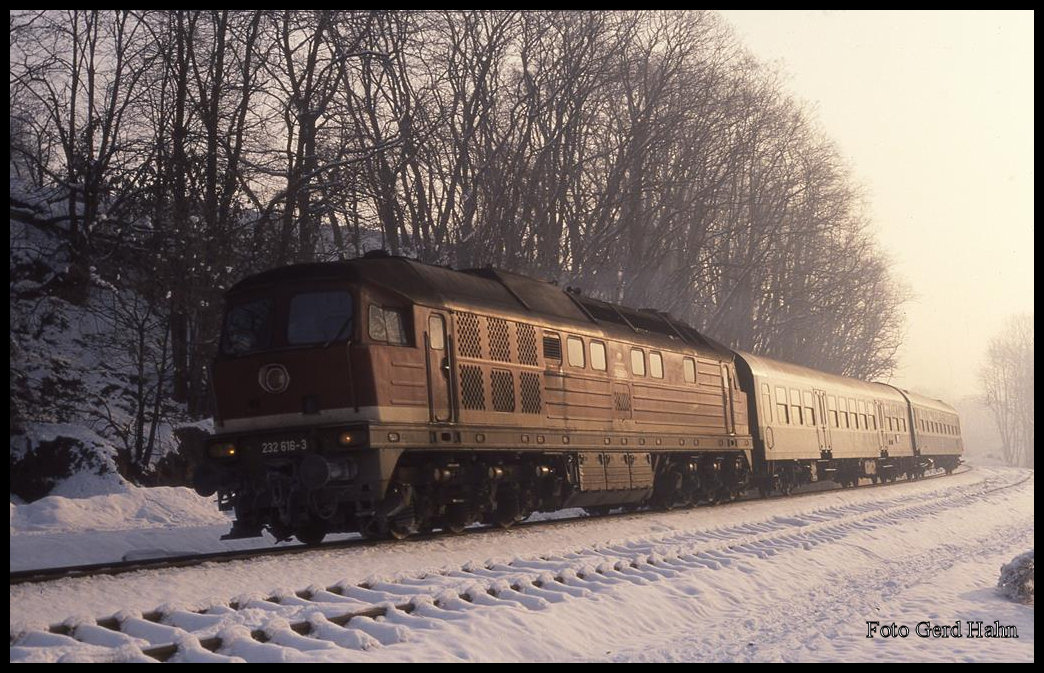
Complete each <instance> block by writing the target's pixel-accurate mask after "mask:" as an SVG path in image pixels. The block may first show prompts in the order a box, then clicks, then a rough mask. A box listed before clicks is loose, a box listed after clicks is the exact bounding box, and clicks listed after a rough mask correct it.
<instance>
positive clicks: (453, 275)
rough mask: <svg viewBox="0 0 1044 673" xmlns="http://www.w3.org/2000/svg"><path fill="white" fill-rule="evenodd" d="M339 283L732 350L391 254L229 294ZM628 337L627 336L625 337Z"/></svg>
mask: <svg viewBox="0 0 1044 673" xmlns="http://www.w3.org/2000/svg"><path fill="white" fill-rule="evenodd" d="M306 279H309V280H318V279H331V280H334V279H339V280H346V281H350V282H365V283H374V284H376V285H380V286H382V287H384V288H386V289H388V290H391V291H393V292H395V293H397V294H399V295H402V296H403V297H405V298H407V299H409V300H410V301H412V302H414V303H419V304H426V305H430V306H445V305H458V306H460V305H466V306H468V307H476V308H486V309H490V310H493V311H498V312H507V313H512V314H516V315H519V316H520V317H522V316H527V315H533V314H537V315H540V316H545V317H546V318H553V319H556V320H558V321H565V322H572V323H579V324H586V325H591V324H594V325H597V326H599V327H600V328H602V329H606V330H608V331H615V332H618V333H619V332H620V331H623V332H624V333H625V334H629V335H630V337H631V338H634V337H635V336H636V335H642V337H641V338H643V339H644V338H646V335H652V336H654V337H655V336H659V337H661V338H665V339H668V340H673V341H680V342H682V343H685V344H688V345H689V346H691V347H694V348H698V349H700V350H705V351H711V352H714V353H716V354H718V355H721V356H724V357H727V358H731V357H732V351H731V350H729V349H728V348H726V347H725V346H724V345H722V344H720V343H718V342H717V341H714V340H713V339H710V338H708V337H706V336H704V335H703V334H700V333H699V332H697V331H696V330H695V329H693V328H692V327H690V326H689V325H687V324H685V323H682V322H680V321H678V320H676V319H674V318H672V317H671V316H670V315H668V314H666V313H661V312H657V311H652V310H647V309H643V310H635V309H632V308H628V307H625V306H619V305H616V304H611V303H608V302H603V301H599V300H597V299H594V298H592V297H585V296H582V295H580V294H579V293H577V292H573V291H565V290H563V289H562V288H560V287H559V286H558V285H556V284H554V283H549V282H547V281H543V280H537V279H534V278H530V277H528V276H523V275H520V274H516V273H511V272H509V271H504V270H502V269H494V268H492V267H486V268H483V269H465V270H460V271H456V270H453V269H450V268H448V267H443V266H434V265H431V264H424V263H422V262H419V261H416V260H412V259H408V258H405V257H395V256H390V255H389V256H375V257H367V258H360V259H351V260H346V261H338V262H317V263H311V264H294V265H290V266H284V267H280V268H277V269H271V270H269V271H263V272H261V273H258V274H255V275H253V276H249V277H247V278H244V279H243V280H241V281H240V282H238V283H236V284H235V285H233V286H232V287H231V288H230V289H229V292H230V293H237V292H240V291H244V290H250V289H256V288H261V287H264V286H269V285H277V284H280V283H284V282H292V281H297V280H306ZM624 338H626V336H624Z"/></svg>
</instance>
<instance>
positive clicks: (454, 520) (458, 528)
mask: <svg viewBox="0 0 1044 673" xmlns="http://www.w3.org/2000/svg"><path fill="white" fill-rule="evenodd" d="M470 523H471V516H470V514H469V512H468V508H467V505H465V504H464V503H453V504H452V505H450V506H449V507H447V508H446V514H445V517H444V520H443V524H442V527H443V528H445V529H446V530H448V531H449V532H451V533H453V534H454V535H460V534H461V533H463V532H464V529H465V528H467V527H468V524H470Z"/></svg>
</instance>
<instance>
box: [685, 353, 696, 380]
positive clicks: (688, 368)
mask: <svg viewBox="0 0 1044 673" xmlns="http://www.w3.org/2000/svg"><path fill="white" fill-rule="evenodd" d="M682 372H683V373H684V375H685V382H686V383H696V361H695V360H693V359H692V358H684V359H682Z"/></svg>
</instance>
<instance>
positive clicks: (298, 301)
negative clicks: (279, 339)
mask: <svg viewBox="0 0 1044 673" xmlns="http://www.w3.org/2000/svg"><path fill="white" fill-rule="evenodd" d="M351 332H352V295H350V294H349V293H347V292H344V291H338V292H305V293H301V294H297V295H294V297H293V298H292V299H291V300H290V315H289V318H288V320H287V325H286V341H287V343H288V344H290V345H298V344H312V343H329V342H331V341H337V340H340V339H345V338H347V337H348V335H349V334H351Z"/></svg>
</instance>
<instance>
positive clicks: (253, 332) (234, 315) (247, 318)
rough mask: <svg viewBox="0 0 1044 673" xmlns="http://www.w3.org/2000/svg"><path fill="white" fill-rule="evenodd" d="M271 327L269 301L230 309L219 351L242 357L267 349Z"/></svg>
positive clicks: (256, 301)
mask: <svg viewBox="0 0 1044 673" xmlns="http://www.w3.org/2000/svg"><path fill="white" fill-rule="evenodd" d="M271 325H272V300H271V299H268V298H265V299H255V300H253V301H248V302H243V303H242V304H237V305H236V306H233V307H231V308H230V309H229V311H228V316H227V317H226V318H225V334H224V338H223V339H222V340H221V351H222V352H223V353H227V354H229V355H243V354H244V353H252V352H254V351H259V350H263V349H265V348H268V347H269V345H270V343H271V340H272V327H271Z"/></svg>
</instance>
